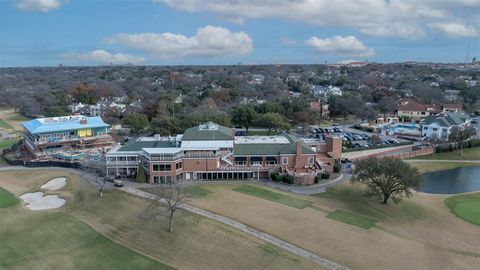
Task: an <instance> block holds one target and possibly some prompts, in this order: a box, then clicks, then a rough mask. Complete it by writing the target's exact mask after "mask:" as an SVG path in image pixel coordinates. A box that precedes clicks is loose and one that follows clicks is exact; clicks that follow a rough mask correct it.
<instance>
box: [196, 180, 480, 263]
mask: <svg viewBox="0 0 480 270" xmlns="http://www.w3.org/2000/svg"><path fill="white" fill-rule="evenodd" d="M242 185H245V184H240V183H238V184H213V185H210V184H209V185H202V188H205V189H208V190H209V191H211V192H212V194H211V195H209V196H206V197H203V198H192V200H191V201H190V204H192V205H194V206H197V207H200V208H202V209H206V210H209V211H212V212H214V213H217V214H220V215H224V216H226V217H229V218H232V219H234V220H238V221H241V222H242V223H244V224H248V225H249V226H252V227H254V228H256V229H259V230H261V231H264V232H266V233H269V234H272V235H274V236H276V237H279V238H281V239H282V240H285V241H288V242H290V243H292V244H294V245H297V246H299V247H302V248H304V249H307V250H309V251H311V252H314V253H316V254H319V255H321V256H323V257H326V258H328V259H331V260H333V261H336V262H338V263H341V264H343V265H345V266H347V267H349V268H351V269H394V270H403V269H445V268H449V269H475V267H476V266H477V265H478V258H479V254H478V253H479V252H478V250H480V242H479V241H478V239H476V238H472V235H476V234H478V227H477V226H475V225H472V224H470V223H467V222H464V221H463V220H460V219H458V218H456V217H455V216H454V215H452V214H451V213H449V210H448V208H447V207H445V205H444V204H443V200H444V198H442V197H440V196H426V195H422V194H414V196H413V198H411V199H405V200H404V201H402V202H400V203H399V204H394V203H392V202H390V203H389V204H387V205H384V204H382V203H381V201H380V200H379V199H378V198H375V197H366V196H364V193H365V192H364V185H360V184H350V183H346V184H342V185H339V186H336V187H332V188H328V189H327V192H326V193H323V194H319V195H314V196H303V195H299V194H292V193H287V192H284V191H280V190H276V189H273V188H270V187H267V186H264V185H257V184H253V183H252V184H248V185H249V186H253V187H257V188H258V189H261V190H267V191H270V192H272V193H279V194H282V195H285V196H288V197H294V198H296V199H303V200H306V201H310V202H312V205H311V206H309V207H305V208H302V209H299V208H295V207H291V206H289V205H285V204H282V203H276V202H273V201H271V200H270V199H265V198H263V197H264V196H260V197H257V196H252V195H250V194H245V193H243V192H238V191H236V190H235V189H236V188H239V187H241V186H242ZM262 193H263V192H262ZM338 210H340V211H338ZM331 213H334V214H331ZM330 214H331V216H330V217H328V215H330ZM332 217H333V218H336V219H333V218H332ZM375 221H376V223H374V222H375ZM360 226H362V227H360ZM368 227H370V229H368V230H367V229H365V228H368ZM439 235H441V236H442V237H438V236H439ZM260 248H261V249H262V250H265V252H267V253H270V252H269V251H268V247H259V249H260ZM339 251H341V252H339ZM418 254H422V256H418ZM405 258H409V259H408V260H405Z"/></svg>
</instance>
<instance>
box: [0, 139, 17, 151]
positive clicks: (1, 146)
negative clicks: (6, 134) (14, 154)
mask: <svg viewBox="0 0 480 270" xmlns="http://www.w3.org/2000/svg"><path fill="white" fill-rule="evenodd" d="M17 141H18V140H17V139H11V140H6V141H0V149H4V148H8V147H10V146H12V145H14V144H15V143H16V142H17Z"/></svg>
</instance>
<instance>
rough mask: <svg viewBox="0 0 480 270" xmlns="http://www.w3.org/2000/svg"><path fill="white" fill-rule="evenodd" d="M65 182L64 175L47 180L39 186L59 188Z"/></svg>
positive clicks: (51, 188)
mask: <svg viewBox="0 0 480 270" xmlns="http://www.w3.org/2000/svg"><path fill="white" fill-rule="evenodd" d="M66 184H67V178H66V177H57V178H53V179H52V180H50V181H48V182H47V183H46V184H45V185H43V186H41V188H42V189H46V190H59V189H61V188H62V187H64V186H65V185H66Z"/></svg>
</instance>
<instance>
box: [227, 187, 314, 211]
mask: <svg viewBox="0 0 480 270" xmlns="http://www.w3.org/2000/svg"><path fill="white" fill-rule="evenodd" d="M233 190H234V191H237V192H241V193H244V194H248V195H251V196H255V197H258V198H262V199H265V200H269V201H272V202H276V203H281V204H284V205H288V206H290V207H295V208H298V209H303V208H305V207H307V206H310V205H312V202H311V201H307V200H302V199H298V198H295V197H291V196H288V195H284V194H281V193H277V192H273V191H269V190H266V189H262V188H258V187H254V186H250V185H241V186H239V187H237V188H234V189H233Z"/></svg>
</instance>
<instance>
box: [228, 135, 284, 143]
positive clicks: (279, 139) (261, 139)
mask: <svg viewBox="0 0 480 270" xmlns="http://www.w3.org/2000/svg"><path fill="white" fill-rule="evenodd" d="M264 143H270V144H288V143H290V141H289V140H288V139H287V138H286V137H285V136H236V137H235V144H264Z"/></svg>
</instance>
